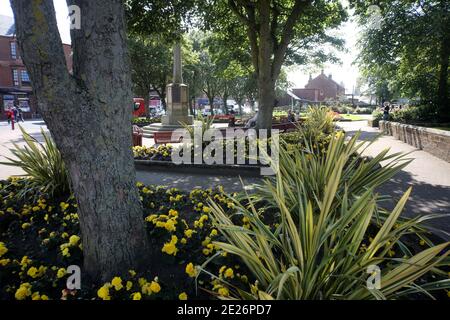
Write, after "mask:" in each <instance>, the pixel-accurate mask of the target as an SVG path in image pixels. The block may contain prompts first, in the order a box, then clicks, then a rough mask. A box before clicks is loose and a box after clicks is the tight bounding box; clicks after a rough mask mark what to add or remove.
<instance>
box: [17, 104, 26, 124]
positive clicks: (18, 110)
mask: <svg viewBox="0 0 450 320" xmlns="http://www.w3.org/2000/svg"><path fill="white" fill-rule="evenodd" d="M19 120H22V122H25V120H23V111H22V109H20V107H17V122H19Z"/></svg>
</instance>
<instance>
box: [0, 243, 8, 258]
mask: <svg viewBox="0 0 450 320" xmlns="http://www.w3.org/2000/svg"><path fill="white" fill-rule="evenodd" d="M7 252H8V248H7V247H6V245H5V244H4V243H3V242H0V257H1V256H3V255H5V254H6V253H7Z"/></svg>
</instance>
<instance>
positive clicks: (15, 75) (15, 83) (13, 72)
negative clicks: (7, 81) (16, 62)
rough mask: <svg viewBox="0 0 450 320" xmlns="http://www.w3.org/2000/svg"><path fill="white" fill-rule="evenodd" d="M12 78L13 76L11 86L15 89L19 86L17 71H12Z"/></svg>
mask: <svg viewBox="0 0 450 320" xmlns="http://www.w3.org/2000/svg"><path fill="white" fill-rule="evenodd" d="M12 76H13V85H14V86H15V87H18V86H19V72H18V71H17V69H13V71H12Z"/></svg>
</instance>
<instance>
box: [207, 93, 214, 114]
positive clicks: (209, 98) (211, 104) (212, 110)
mask: <svg viewBox="0 0 450 320" xmlns="http://www.w3.org/2000/svg"><path fill="white" fill-rule="evenodd" d="M208 100H209V107H210V108H211V109H210V110H211V115H212V116H213V115H214V97H211V96H208Z"/></svg>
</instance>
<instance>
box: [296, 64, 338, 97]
mask: <svg viewBox="0 0 450 320" xmlns="http://www.w3.org/2000/svg"><path fill="white" fill-rule="evenodd" d="M292 93H293V94H294V95H295V96H297V97H299V98H300V99H303V100H306V101H309V102H325V101H336V100H338V99H339V97H342V96H345V88H344V87H343V86H342V85H340V84H338V83H337V82H336V81H334V80H333V78H332V76H331V75H329V76H326V75H325V74H324V72H323V70H322V73H321V74H320V75H318V76H317V77H315V78H314V79H313V78H312V76H311V75H310V76H309V81H308V84H307V85H306V86H305V88H303V89H292Z"/></svg>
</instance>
